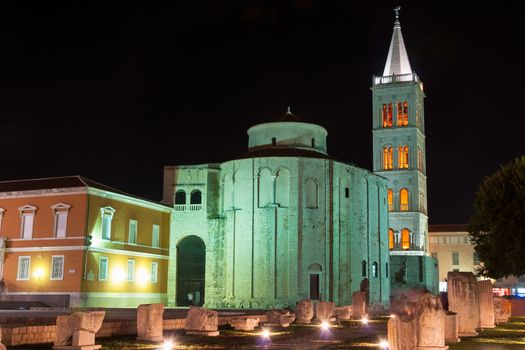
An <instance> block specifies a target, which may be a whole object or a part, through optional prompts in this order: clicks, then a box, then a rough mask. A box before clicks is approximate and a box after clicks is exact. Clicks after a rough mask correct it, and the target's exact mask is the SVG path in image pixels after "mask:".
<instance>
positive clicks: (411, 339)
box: [388, 315, 417, 350]
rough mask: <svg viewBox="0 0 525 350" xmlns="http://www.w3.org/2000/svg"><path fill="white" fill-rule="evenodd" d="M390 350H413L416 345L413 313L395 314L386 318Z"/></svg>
mask: <svg viewBox="0 0 525 350" xmlns="http://www.w3.org/2000/svg"><path fill="white" fill-rule="evenodd" d="M388 344H389V349H390V350H414V349H416V347H417V331H416V319H415V318H414V315H401V316H398V315H395V316H392V317H390V319H389V320H388Z"/></svg>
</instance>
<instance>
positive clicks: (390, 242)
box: [388, 228, 395, 250]
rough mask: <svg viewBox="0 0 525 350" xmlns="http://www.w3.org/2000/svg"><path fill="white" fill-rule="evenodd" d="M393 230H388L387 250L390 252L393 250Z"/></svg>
mask: <svg viewBox="0 0 525 350" xmlns="http://www.w3.org/2000/svg"><path fill="white" fill-rule="evenodd" d="M394 243H395V242H394V230H392V229H391V228H389V229H388V248H389V249H390V250H393V249H394V245H395V244H394Z"/></svg>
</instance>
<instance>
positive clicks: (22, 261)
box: [0, 176, 171, 307]
mask: <svg viewBox="0 0 525 350" xmlns="http://www.w3.org/2000/svg"><path fill="white" fill-rule="evenodd" d="M170 214H171V208H170V207H169V206H165V205H163V204H160V203H157V202H153V201H149V200H145V199H141V198H138V197H135V196H131V195H128V194H125V193H123V192H120V191H118V190H115V189H112V188H109V187H107V186H104V185H102V184H99V183H97V182H94V181H91V180H88V179H85V178H83V177H80V176H74V177H61V178H49V179H36V180H20V181H7V182H0V278H1V283H0V287H1V294H0V297H1V298H2V299H3V300H24V301H41V302H43V303H45V304H47V305H50V306H98V307H108V306H112V307H124V306H129V307H134V306H137V305H139V304H141V303H151V302H161V303H165V302H166V281H167V276H166V274H167V266H168V260H169V256H168V246H169V227H170V226H169V224H170Z"/></svg>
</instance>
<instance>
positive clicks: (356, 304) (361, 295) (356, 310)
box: [352, 292, 366, 318]
mask: <svg viewBox="0 0 525 350" xmlns="http://www.w3.org/2000/svg"><path fill="white" fill-rule="evenodd" d="M352 313H353V317H354V318H361V317H363V316H365V315H366V292H353V293H352Z"/></svg>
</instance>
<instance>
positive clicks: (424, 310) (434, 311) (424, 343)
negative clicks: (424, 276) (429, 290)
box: [416, 294, 448, 350]
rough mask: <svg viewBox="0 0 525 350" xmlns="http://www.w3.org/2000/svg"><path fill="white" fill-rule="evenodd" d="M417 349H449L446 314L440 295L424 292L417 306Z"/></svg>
mask: <svg viewBox="0 0 525 350" xmlns="http://www.w3.org/2000/svg"><path fill="white" fill-rule="evenodd" d="M416 324H417V328H416V329H417V332H416V334H417V348H416V349H417V350H425V349H428V350H430V349H432V350H439V349H443V350H445V349H448V346H445V314H444V313H443V306H441V301H440V300H439V297H435V296H433V295H431V294H424V295H422V296H421V298H419V302H418V304H417V307H416Z"/></svg>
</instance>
